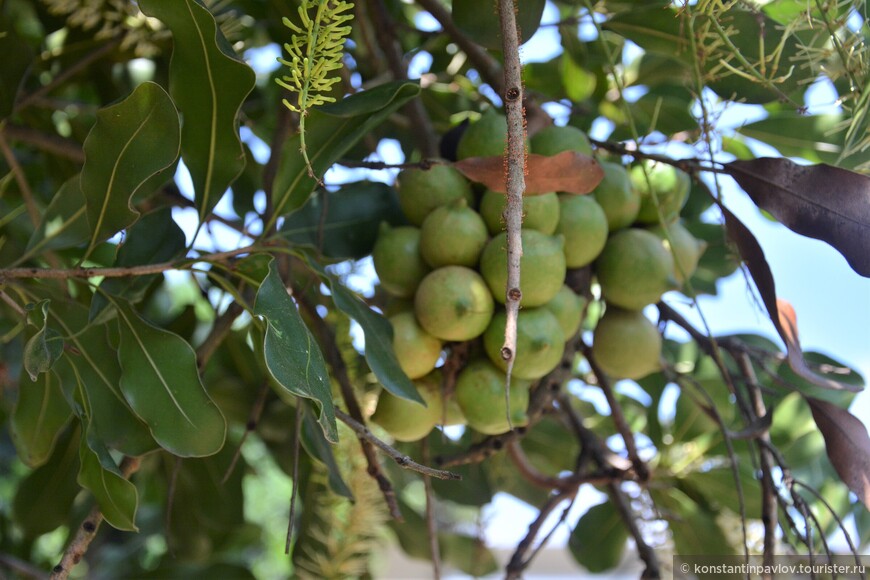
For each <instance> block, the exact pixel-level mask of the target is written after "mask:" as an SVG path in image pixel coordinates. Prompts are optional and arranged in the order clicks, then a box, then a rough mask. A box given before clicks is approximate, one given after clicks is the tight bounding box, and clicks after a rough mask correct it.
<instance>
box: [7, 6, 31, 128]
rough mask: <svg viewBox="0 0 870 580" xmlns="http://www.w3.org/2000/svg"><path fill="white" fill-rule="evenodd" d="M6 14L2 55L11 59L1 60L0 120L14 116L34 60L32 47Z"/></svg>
mask: <svg viewBox="0 0 870 580" xmlns="http://www.w3.org/2000/svg"><path fill="white" fill-rule="evenodd" d="M6 12H8V10H7V11H4V14H3V15H2V17H0V31H2V34H0V54H6V55H10V57H9V58H3V59H0V119H5V118H6V117H8V116H9V115H11V114H12V109H13V108H14V106H15V99H16V97H17V96H18V88H19V87H20V86H21V81H22V80H23V79H24V76H25V75H26V74H27V71H28V69H29V68H30V65H31V61H32V60H33V51H32V50H31V49H30V45H28V44H27V43H26V42H25V41H24V40H23V39H22V38H21V37H20V36H18V34H16V33H15V26H13V23H12V22H10V19H9V18H8V17H7V16H6ZM13 55H14V57H13Z"/></svg>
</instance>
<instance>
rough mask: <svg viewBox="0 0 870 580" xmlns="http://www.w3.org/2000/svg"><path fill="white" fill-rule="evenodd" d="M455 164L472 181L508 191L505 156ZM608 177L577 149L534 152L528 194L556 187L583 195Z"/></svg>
mask: <svg viewBox="0 0 870 580" xmlns="http://www.w3.org/2000/svg"><path fill="white" fill-rule="evenodd" d="M453 166H454V167H455V168H456V169H458V170H459V171H461V172H462V173H463V174H464V175H465V177H467V178H468V179H470V180H472V181H477V182H479V183H482V184H484V185H485V186H486V187H488V188H489V189H491V190H493V191H498V192H499V193H506V192H507V182H506V180H505V169H504V158H503V157H469V158H468V159H462V160H461V161H456V162H454V163H453ZM603 178H604V171H603V170H602V169H601V166H600V165H598V162H597V161H595V160H594V159H593V158H592V157H589V156H588V155H583V154H582V153H577V152H576V151H563V152H562V153H559V154H557V155H551V156H549V157H548V156H545V155H537V154H535V153H530V154H529V156H528V161H527V163H526V192H525V195H540V194H542V193H550V192H553V191H558V192H564V193H574V194H577V195H583V194H585V193H589V192H591V191H592V190H593V189H595V187H596V186H597V185H598V184H599V183H600V182H601V180H602V179H603Z"/></svg>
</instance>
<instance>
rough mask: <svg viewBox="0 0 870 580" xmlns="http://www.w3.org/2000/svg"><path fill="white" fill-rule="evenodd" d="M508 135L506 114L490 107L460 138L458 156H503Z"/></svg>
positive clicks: (460, 157)
mask: <svg viewBox="0 0 870 580" xmlns="http://www.w3.org/2000/svg"><path fill="white" fill-rule="evenodd" d="M507 136H508V135H507V120H506V119H505V116H504V115H502V114H501V113H498V112H496V111H495V110H494V109H489V110H487V111H486V112H485V113H484V114H483V115H481V116H480V119H478V120H477V122H476V123H472V124H471V125H469V126H468V128H467V129H466V130H465V133H463V135H462V137H461V138H460V139H459V145H458V146H457V148H456V157H457V158H459V159H467V158H469V157H501V156H502V155H504V151H505V147H507Z"/></svg>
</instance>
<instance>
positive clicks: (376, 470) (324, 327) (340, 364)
mask: <svg viewBox="0 0 870 580" xmlns="http://www.w3.org/2000/svg"><path fill="white" fill-rule="evenodd" d="M295 297H296V301H297V303H298V304H299V307H300V308H301V309H302V310H304V311H305V312H306V313H307V314H308V318H309V320H310V325H309V328H311V330H312V331H313V332H314V334H315V336H317V338H318V341H319V342H320V344H321V346H322V348H323V354H324V356H325V357H326V361H327V362H328V363H329V366H330V367H331V368H332V376H333V377H334V378H335V380H336V381H337V382H338V386H339V390H340V392H341V398H342V400H344V404H345V406H346V407H347V411H348V416H349V417H350V418H351V419H353V420H354V421H355V422H356V423H357V424H359V425H361V426H363V428H365V419H363V414H362V409H360V406H359V402H358V401H357V400H356V395H355V394H354V390H353V385H352V384H351V382H350V378H349V377H348V373H347V365H346V364H345V362H344V359H343V358H342V357H341V352H339V350H338V346H337V345H336V342H335V333H334V332H333V330H332V328H330V327H329V325H328V324H327V323H326V321H325V320H323V319H322V318H321V317H320V315H319V314H318V313H317V310H316V309H315V308H314V306H313V305H311V304H310V303H309V302H308V300H306V299H305V297H304V295H303V294H301V293H296V294H295ZM339 412H340V410H339V409H336V416H337V417H339V418H340V415H339ZM342 414H344V413H342ZM366 430H367V429H366ZM372 437H374V436H372ZM357 439H358V440H359V444H360V447H361V448H362V451H363V455H365V458H366V463H368V469H367V471H368V474H369V476H371V477H372V479H374V480H375V481H376V482H377V483H378V487H379V488H380V490H381V493H382V494H383V496H384V501H385V502H386V504H387V507H388V508H389V510H390V515H391V516H392V517H393V519H395V520H397V521H402V520H403V518H402V511H401V509H399V501H398V499H397V498H396V491H395V490H394V489H393V484H392V483H390V480H389V479H387V476H386V475H384V472H383V470H382V469H381V465H380V463H378V456H377V453H376V451H375V442H374V441H372V440H371V439H370V438H368V437H366V436H365V435H363V434H362V433H361V432H359V431H357ZM375 439H377V438H375ZM384 445H386V444H384Z"/></svg>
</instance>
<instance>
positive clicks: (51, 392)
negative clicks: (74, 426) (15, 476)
mask: <svg viewBox="0 0 870 580" xmlns="http://www.w3.org/2000/svg"><path fill="white" fill-rule="evenodd" d="M71 415H72V411H71V410H70V408H69V404H68V403H67V402H66V399H64V397H63V392H62V391H61V389H60V381H59V380H58V377H57V375H56V374H55V373H53V372H46V373H41V374H40V375H39V376H38V377H37V378H36V379H35V380H33V381H31V380H30V379H28V378H27V377H26V376H23V375H22V376H21V378H20V380H19V382H18V401H17V403H16V404H15V409H14V410H13V411H12V417H11V423H10V433H11V435H12V442H13V443H14V444H15V449H16V450H17V451H18V457H19V458H20V459H21V461H23V462H24V463H25V465H27V466H28V467H39V466H40V465H42V464H44V463H45V462H46V461H48V458H49V456H50V455H51V451H52V449H54V444H55V441H57V438H58V436H59V435H60V433H61V432H62V431H63V428H64V426H65V425H66V424H67V423H68V422H69V418H70V416H71Z"/></svg>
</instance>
